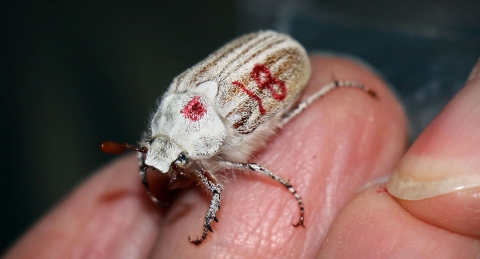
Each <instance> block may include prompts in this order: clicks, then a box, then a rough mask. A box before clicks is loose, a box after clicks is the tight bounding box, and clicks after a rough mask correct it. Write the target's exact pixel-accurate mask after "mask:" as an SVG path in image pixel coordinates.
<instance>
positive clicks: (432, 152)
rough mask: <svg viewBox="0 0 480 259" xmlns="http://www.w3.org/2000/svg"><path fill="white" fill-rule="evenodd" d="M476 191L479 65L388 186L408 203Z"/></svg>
mask: <svg viewBox="0 0 480 259" xmlns="http://www.w3.org/2000/svg"><path fill="white" fill-rule="evenodd" d="M474 187H480V62H479V63H477V65H476V66H475V67H474V68H473V70H472V73H471V74H470V76H469V79H468V81H467V84H466V85H465V87H464V88H463V89H462V90H461V91H460V92H459V93H457V95H456V96H455V97H454V98H453V99H452V101H450V103H449V104H448V105H447V106H446V107H445V109H444V110H443V111H442V112H441V113H440V114H439V115H438V116H437V117H436V118H435V119H434V120H433V121H432V123H430V125H429V126H428V127H427V128H426V129H425V131H424V132H423V133H422V134H421V135H420V136H419V137H418V139H417V140H416V141H415V143H414V144H413V145H412V147H411V148H410V149H409V150H408V151H407V153H406V154H405V156H404V157H403V158H402V160H401V161H400V163H399V165H398V166H397V168H396V170H395V171H394V173H393V174H392V176H391V177H390V179H389V180H388V182H387V189H388V191H389V192H390V193H391V194H392V195H393V196H396V197H398V198H400V199H405V200H421V199H426V198H431V197H435V196H439V195H442V194H447V193H451V192H455V191H458V190H463V189H466V188H474Z"/></svg>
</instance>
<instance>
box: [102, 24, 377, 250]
mask: <svg viewBox="0 0 480 259" xmlns="http://www.w3.org/2000/svg"><path fill="white" fill-rule="evenodd" d="M309 77H310V62H309V59H308V56H307V54H306V52H305V50H304V49H303V47H302V46H301V45H300V44H299V43H298V42H296V41H295V40H293V39H292V38H290V37H289V36H287V35H284V34H279V33H276V32H273V31H261V32H257V33H252V34H248V35H245V36H243V37H240V38H238V39H236V40H234V41H232V42H230V43H228V44H226V45H225V46H223V47H222V48H220V49H219V50H217V51H216V52H215V53H213V54H211V55H210V56H209V57H207V58H206V59H205V60H204V61H202V62H200V63H199V64H197V65H196V66H194V67H192V68H190V69H188V70H187V71H185V72H184V73H182V74H181V75H179V76H178V77H176V78H175V79H174V80H173V82H172V84H171V85H170V87H169V89H168V91H167V92H166V93H165V94H164V96H163V97H162V99H161V103H160V107H159V108H158V110H157V111H156V112H155V115H154V116H153V119H152V121H151V123H150V129H149V130H148V131H147V132H146V134H145V136H144V138H143V140H142V141H141V142H140V145H141V147H134V146H131V145H129V144H117V143H114V142H105V143H103V144H102V150H103V151H105V152H107V153H115V154H119V153H123V151H125V150H126V149H132V150H136V151H139V152H140V161H141V166H140V174H141V176H142V179H143V184H144V185H145V187H146V189H147V192H148V194H149V195H150V197H151V198H152V200H153V201H154V202H156V203H157V204H159V205H161V206H164V205H166V204H164V203H162V202H160V201H158V200H157V199H156V198H155V197H153V195H152V194H151V192H150V188H149V185H148V181H147V178H146V174H147V171H148V170H158V171H160V172H161V173H163V174H166V175H168V177H169V178H170V182H169V188H171V189H174V188H181V187H186V186H188V185H190V184H191V183H193V182H198V183H199V184H201V185H202V186H203V187H204V188H205V189H206V190H208V191H210V192H211V193H212V200H211V202H210V207H209V209H208V212H207V215H206V217H205V224H204V230H203V235H202V237H201V238H200V239H197V240H191V239H190V237H189V240H190V242H192V243H194V244H196V245H198V244H200V243H202V242H203V240H205V238H206V237H207V233H208V231H211V232H213V231H212V228H211V223H212V221H213V220H215V221H217V218H216V213H217V211H218V210H219V208H220V200H221V193H222V189H223V186H222V184H221V182H220V180H219V175H220V174H222V172H224V171H225V170H232V169H243V170H252V171H256V172H260V173H263V174H265V175H267V176H269V177H271V178H273V179H274V180H276V181H277V182H279V183H280V184H282V185H283V186H284V187H286V188H287V189H288V190H289V191H290V192H291V193H292V194H293V195H294V197H295V199H296V200H297V202H298V205H299V207H300V217H299V221H298V223H296V224H294V226H304V225H303V222H304V205H303V202H302V199H301V198H300V196H299V195H298V194H297V192H296V190H295V189H294V188H293V187H292V185H290V183H289V182H287V181H286V180H283V179H282V178H280V177H279V176H277V175H275V174H274V173H272V172H271V171H269V170H268V169H266V168H264V167H262V166H260V165H257V164H252V163H248V159H249V158H250V156H251V155H252V154H253V153H255V152H256V151H258V150H259V149H260V148H262V147H263V146H264V144H265V142H266V140H268V137H269V136H271V135H272V134H274V133H275V129H276V128H278V127H282V126H283V125H284V124H286V123H287V122H288V121H290V119H292V118H293V117H295V116H296V115H298V114H299V113H301V112H302V111H303V110H304V109H305V108H306V107H307V106H308V105H309V104H310V103H312V102H313V101H314V100H316V99H317V98H319V97H321V96H323V95H324V94H325V93H327V92H329V91H331V90H332V89H334V88H336V87H356V88H360V89H363V90H364V91H365V92H367V93H369V94H370V95H372V96H375V93H374V92H373V91H371V90H369V89H367V88H365V87H364V86H363V85H362V84H360V83H357V82H355V81H342V82H340V81H334V82H332V83H330V84H328V85H326V86H325V87H323V88H322V89H321V90H320V91H318V92H317V93H315V94H313V95H312V96H310V97H308V98H307V99H306V100H304V101H303V102H301V103H298V104H297V105H295V106H294V104H295V101H296V100H297V99H298V96H299V93H300V92H301V91H302V89H303V88H304V87H305V85H306V84H307V82H308V79H309Z"/></svg>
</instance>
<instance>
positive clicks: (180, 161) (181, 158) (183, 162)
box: [175, 152, 188, 168]
mask: <svg viewBox="0 0 480 259" xmlns="http://www.w3.org/2000/svg"><path fill="white" fill-rule="evenodd" d="M187 164H188V159H187V156H185V154H184V153H183V152H182V153H180V155H178V157H177V159H176V160H175V165H177V166H178V167H182V168H184V167H185V166H187Z"/></svg>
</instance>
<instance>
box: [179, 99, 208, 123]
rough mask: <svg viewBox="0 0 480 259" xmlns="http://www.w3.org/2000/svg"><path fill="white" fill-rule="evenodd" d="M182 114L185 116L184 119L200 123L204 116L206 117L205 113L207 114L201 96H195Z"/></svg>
mask: <svg viewBox="0 0 480 259" xmlns="http://www.w3.org/2000/svg"><path fill="white" fill-rule="evenodd" d="M181 113H182V114H183V117H185V118H187V119H189V120H191V121H198V120H199V119H201V118H202V117H203V115H205V113H207V109H206V108H205V106H204V105H203V103H201V102H200V96H195V97H193V99H192V100H190V102H188V104H187V105H186V106H185V107H184V108H183V110H182V111H181Z"/></svg>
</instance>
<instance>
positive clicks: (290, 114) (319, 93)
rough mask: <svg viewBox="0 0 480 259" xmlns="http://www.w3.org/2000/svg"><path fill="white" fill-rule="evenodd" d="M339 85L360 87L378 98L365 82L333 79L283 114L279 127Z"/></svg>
mask: <svg viewBox="0 0 480 259" xmlns="http://www.w3.org/2000/svg"><path fill="white" fill-rule="evenodd" d="M339 87H352V88H358V89H361V90H363V91H364V92H366V93H367V94H369V95H370V96H372V97H374V98H376V97H377V93H375V92H374V91H373V90H371V89H369V88H367V87H366V86H364V85H363V84H361V83H359V82H357V81H338V80H335V79H334V80H333V82H331V83H329V84H327V85H325V86H323V87H322V88H320V90H318V91H317V92H315V93H314V94H312V95H310V96H309V97H308V98H306V99H305V100H304V101H302V102H301V103H299V104H297V105H296V106H295V107H294V108H293V109H291V110H289V111H287V112H286V113H285V114H283V116H282V120H281V121H280V125H279V127H282V126H284V125H285V124H287V123H288V122H289V121H290V120H291V119H293V118H295V117H296V116H297V115H299V114H300V113H302V112H303V111H304V110H305V109H306V108H307V107H308V106H310V104H312V103H313V102H314V101H315V100H317V99H318V98H320V97H322V96H324V95H325V94H327V93H328V92H330V91H332V90H334V89H336V88H339Z"/></svg>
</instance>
